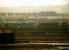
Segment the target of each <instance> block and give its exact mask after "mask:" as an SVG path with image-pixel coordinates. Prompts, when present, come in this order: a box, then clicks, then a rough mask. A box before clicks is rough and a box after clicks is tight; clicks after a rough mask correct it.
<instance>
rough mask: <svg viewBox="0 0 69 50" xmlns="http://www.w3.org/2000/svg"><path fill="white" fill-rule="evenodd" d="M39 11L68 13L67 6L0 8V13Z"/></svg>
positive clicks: (68, 6) (68, 8)
mask: <svg viewBox="0 0 69 50" xmlns="http://www.w3.org/2000/svg"><path fill="white" fill-rule="evenodd" d="M41 11H55V12H57V13H63V12H64V13H69V5H63V6H53V7H20V8H12V7H0V12H20V13H22V12H23V13H32V12H41Z"/></svg>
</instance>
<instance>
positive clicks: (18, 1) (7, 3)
mask: <svg viewBox="0 0 69 50" xmlns="http://www.w3.org/2000/svg"><path fill="white" fill-rule="evenodd" d="M68 2H69V0H0V7H23V6H35V7H38V6H56V5H65V4H68Z"/></svg>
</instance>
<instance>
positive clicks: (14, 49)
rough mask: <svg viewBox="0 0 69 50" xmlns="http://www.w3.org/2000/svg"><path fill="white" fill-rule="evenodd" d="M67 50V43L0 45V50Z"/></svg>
mask: <svg viewBox="0 0 69 50" xmlns="http://www.w3.org/2000/svg"><path fill="white" fill-rule="evenodd" d="M63 49H67V50H69V43H15V44H0V50H63Z"/></svg>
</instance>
